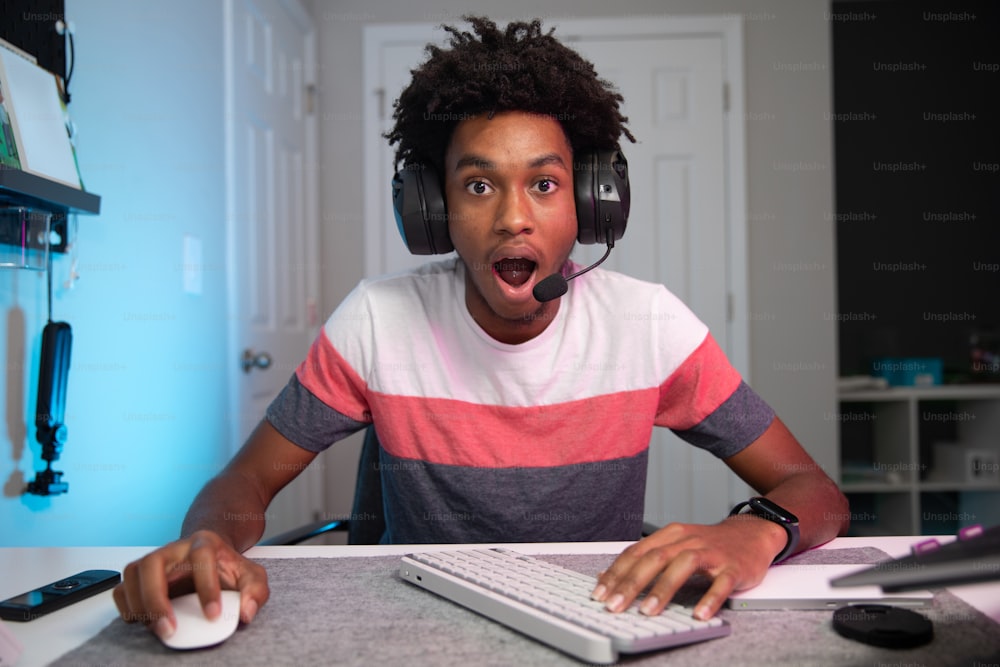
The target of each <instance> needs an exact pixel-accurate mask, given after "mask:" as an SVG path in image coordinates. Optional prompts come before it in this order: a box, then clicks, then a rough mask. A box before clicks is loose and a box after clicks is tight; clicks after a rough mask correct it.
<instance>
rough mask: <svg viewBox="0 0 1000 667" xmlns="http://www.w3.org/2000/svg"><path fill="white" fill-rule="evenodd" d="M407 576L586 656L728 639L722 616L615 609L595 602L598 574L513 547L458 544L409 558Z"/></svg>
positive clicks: (673, 609) (606, 657) (608, 657)
mask: <svg viewBox="0 0 1000 667" xmlns="http://www.w3.org/2000/svg"><path fill="white" fill-rule="evenodd" d="M399 575H400V577H402V578H403V579H404V580H406V581H408V582H410V583H411V584H414V585H416V586H420V587H421V588H424V589H426V590H429V591H431V592H433V593H436V594H438V595H440V596H442V597H444V598H447V599H448V600H451V601H452V602H456V603H458V604H460V605H462V606H464V607H467V608H469V609H471V610H472V611H475V612H478V613H480V614H482V615H483V616H486V617H487V618H489V619H491V620H494V621H497V622H498V623H503V624H504V625H506V626H508V627H511V628H513V629H514V630H518V631H519V632H522V633H524V634H526V635H528V636H529V637H532V638H534V639H536V640H538V641H541V642H544V643H546V644H548V645H550V646H553V647H555V648H557V649H559V650H561V651H564V652H566V653H568V654H570V655H572V656H574V657H576V658H579V659H580V660H584V661H587V662H594V663H611V662H615V661H616V660H617V659H618V653H619V652H621V653H639V652H645V651H651V650H655V649H661V648H667V647H671V646H679V645H682V644H690V643H693V642H699V641H704V640H706V639H715V638H717V637H724V636H726V635H728V634H729V633H730V626H729V624H728V623H726V622H725V621H724V620H722V619H721V618H718V617H716V618H712V619H710V620H708V621H700V620H697V619H695V618H693V616H692V611H693V609H692V608H690V607H682V606H680V605H676V604H670V605H668V607H667V608H666V609H664V610H663V613H662V614H660V615H659V616H645V615H643V614H641V613H639V611H638V603H636V604H633V605H632V607H631V608H629V609H628V610H626V611H624V612H622V613H620V614H612V613H610V612H608V611H606V610H605V609H604V604H603V603H601V602H595V601H594V600H591V599H590V593H591V591H593V589H594V587H595V586H596V585H597V579H596V577H592V576H588V575H585V574H581V573H579V572H576V571H574V570H570V569H568V568H564V567H561V566H559V565H554V564H552V563H548V562H546V561H543V560H541V559H538V558H534V557H531V556H526V555H524V554H520V553H517V552H514V551H510V550H508V549H458V550H452V551H441V552H434V553H414V554H409V555H407V556H405V557H404V558H403V560H402V564H401V565H400V567H399Z"/></svg>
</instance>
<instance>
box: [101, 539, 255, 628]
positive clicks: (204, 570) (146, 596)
mask: <svg viewBox="0 0 1000 667" xmlns="http://www.w3.org/2000/svg"><path fill="white" fill-rule="evenodd" d="M223 588H225V589H231V590H238V591H239V592H240V620H241V621H243V622H244V623H249V622H250V621H252V620H253V618H254V616H256V615H257V610H258V609H260V607H261V605H263V604H264V603H265V602H267V599H268V597H269V596H270V590H269V589H268V586H267V572H265V570H264V568H263V567H261V566H260V565H258V564H257V563H254V562H253V561H251V560H249V559H248V558H245V557H244V556H243V555H242V554H240V553H239V552H238V551H236V549H234V548H233V547H232V545H231V544H229V543H228V542H226V541H225V540H224V539H222V538H221V537H219V536H218V535H217V534H215V533H213V532H210V531H207V530H200V531H198V532H195V533H192V534H191V536H190V537H186V538H183V539H180V540H177V541H176V542H171V543H170V544H167V545H166V546H163V547H160V548H159V549H157V550H156V551H153V552H152V553H150V554H148V555H146V556H144V557H143V558H140V559H139V560H137V561H135V562H133V563H129V564H128V565H127V566H126V567H125V572H124V577H123V579H122V583H120V584H118V586H116V587H115V589H114V599H115V604H116V605H117V606H118V612H119V613H120V614H121V617H122V619H123V620H124V621H126V622H127V623H135V622H142V623H145V624H146V625H147V626H149V627H150V628H151V629H152V631H153V632H155V633H156V635H157V636H159V637H160V638H166V637H169V636H170V635H172V634H173V633H174V630H175V629H176V627H177V620H176V619H175V618H174V616H173V612H172V609H171V606H170V597H172V596H176V595H181V594H183V593H190V592H193V591H197V593H198V597H199V599H200V600H201V606H202V609H203V610H204V612H205V615H206V616H207V617H208V618H216V617H217V616H218V615H219V614H220V613H221V612H222V606H221V596H220V591H221V590H222V589H223Z"/></svg>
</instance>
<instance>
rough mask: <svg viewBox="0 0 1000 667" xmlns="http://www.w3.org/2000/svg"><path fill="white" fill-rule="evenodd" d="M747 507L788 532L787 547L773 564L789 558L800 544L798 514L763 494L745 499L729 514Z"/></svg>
mask: <svg viewBox="0 0 1000 667" xmlns="http://www.w3.org/2000/svg"><path fill="white" fill-rule="evenodd" d="M745 507H749V508H750V512H751V513H752V514H754V515H756V516H759V517H760V518H762V519H767V520H768V521H773V522H774V523H776V524H778V525H779V526H781V527H782V528H784V529H785V532H786V533H788V542H787V543H786V544H785V548H784V549H782V550H781V553H779V554H778V555H777V556H775V557H774V560H773V561H772V564H774V563H777V562H779V561H782V560H784V559H786V558H788V557H789V556H791V555H792V554H793V553H794V552H795V548H796V547H797V546H799V518H798V517H797V516H795V515H794V514H792V513H791V512H789V511H788V510H786V509H785V508H784V507H782V506H781V505H778V504H777V503H775V502H773V501H771V500H768V499H767V498H764V497H763V496H757V497H755V498H751V499H750V500H744V501H743V502H741V503H740V504H738V505H737V506H736V507H734V508H733V509H732V510H730V512H729V516H735V515H737V514H740V513H741V512H742V511H743V508H745Z"/></svg>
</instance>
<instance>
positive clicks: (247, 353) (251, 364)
mask: <svg viewBox="0 0 1000 667" xmlns="http://www.w3.org/2000/svg"><path fill="white" fill-rule="evenodd" d="M240 367H241V368H242V369H243V372H244V373H249V372H250V371H252V370H253V369H255V368H259V369H260V370H262V371H266V370H267V369H268V368H270V367H271V355H270V354H268V353H267V352H259V353H257V354H254V351H253V350H251V349H250V348H247V349H245V350H243V358H242V359H241V360H240Z"/></svg>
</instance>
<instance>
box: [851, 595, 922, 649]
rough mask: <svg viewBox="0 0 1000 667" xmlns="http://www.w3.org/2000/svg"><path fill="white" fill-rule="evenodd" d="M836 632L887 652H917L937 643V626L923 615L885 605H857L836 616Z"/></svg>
mask: <svg viewBox="0 0 1000 667" xmlns="http://www.w3.org/2000/svg"><path fill="white" fill-rule="evenodd" d="M833 629H834V630H836V631H837V633H838V634H839V635H841V636H843V637H847V638H848V639H855V640H857V641H859V642H864V643H865V644H872V645H873V646H883V647H885V648H913V647H914V646H922V645H924V644H926V643H927V642H929V641H931V640H932V639H934V626H933V625H932V624H931V622H930V620H929V619H928V618H927V617H926V616H923V615H921V614H918V613H917V612H915V611H911V610H909V609H903V608H901V607H890V606H888V605H884V604H855V605H847V606H845V607H841V608H840V609H838V610H837V611H835V612H833Z"/></svg>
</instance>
